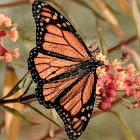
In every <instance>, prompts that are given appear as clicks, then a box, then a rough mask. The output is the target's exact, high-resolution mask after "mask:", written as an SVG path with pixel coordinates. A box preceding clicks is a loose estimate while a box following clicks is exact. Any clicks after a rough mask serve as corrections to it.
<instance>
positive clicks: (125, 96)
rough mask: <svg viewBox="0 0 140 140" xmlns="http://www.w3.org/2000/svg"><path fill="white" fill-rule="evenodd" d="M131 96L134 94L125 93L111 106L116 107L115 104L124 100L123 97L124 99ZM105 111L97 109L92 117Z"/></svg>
mask: <svg viewBox="0 0 140 140" xmlns="http://www.w3.org/2000/svg"><path fill="white" fill-rule="evenodd" d="M131 96H132V95H130V96H128V95H126V94H125V95H123V96H122V97H121V98H119V99H117V100H115V101H114V102H112V104H111V108H112V107H114V106H115V105H117V104H119V103H120V102H121V101H122V100H123V98H124V99H127V98H130V97H131ZM108 110H110V109H108ZM108 110H106V111H108ZM103 112H104V110H97V111H95V112H93V113H92V115H91V117H95V116H97V115H99V114H101V113H103Z"/></svg>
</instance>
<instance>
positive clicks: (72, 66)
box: [28, 1, 103, 140]
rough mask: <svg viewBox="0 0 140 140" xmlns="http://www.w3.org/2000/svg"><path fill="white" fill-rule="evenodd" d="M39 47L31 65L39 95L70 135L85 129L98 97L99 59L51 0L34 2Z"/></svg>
mask: <svg viewBox="0 0 140 140" xmlns="http://www.w3.org/2000/svg"><path fill="white" fill-rule="evenodd" d="M32 11H33V17H34V19H35V22H36V47H35V48H33V49H32V50H31V52H30V54H29V58H28V69H29V71H30V73H31V75H32V78H33V80H34V82H35V83H36V84H37V88H36V97H37V98H38V100H39V103H40V104H42V105H44V106H45V107H46V108H47V109H51V108H55V109H56V111H57V113H58V114H59V116H60V117H61V119H62V120H63V122H64V124H65V129H66V132H67V135H68V136H69V138H70V139H73V140H75V139H77V138H78V137H79V136H80V135H81V134H82V133H83V131H84V130H85V128H86V126H87V124H88V122H89V119H90V117H91V113H92V110H93V106H94V101H95V91H96V82H97V75H96V68H97V67H98V66H102V65H103V62H102V61H96V60H95V59H94V58H93V56H92V54H91V53H90V51H89V50H88V48H87V46H86V45H85V43H84V42H83V40H82V39H81V37H80V36H79V35H78V33H77V32H76V31H75V29H74V28H73V26H72V25H71V23H70V22H69V21H68V20H67V19H66V18H65V17H64V16H63V15H62V14H60V13H59V12H58V11H57V10H55V9H54V8H53V7H51V6H50V5H49V4H47V3H45V2H41V1H35V2H34V3H33V5H32Z"/></svg>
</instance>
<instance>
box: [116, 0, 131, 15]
mask: <svg viewBox="0 0 140 140" xmlns="http://www.w3.org/2000/svg"><path fill="white" fill-rule="evenodd" d="M118 2H119V4H120V7H121V9H122V10H123V11H124V12H126V13H128V14H129V15H130V16H132V8H131V5H130V3H129V1H128V0H118Z"/></svg>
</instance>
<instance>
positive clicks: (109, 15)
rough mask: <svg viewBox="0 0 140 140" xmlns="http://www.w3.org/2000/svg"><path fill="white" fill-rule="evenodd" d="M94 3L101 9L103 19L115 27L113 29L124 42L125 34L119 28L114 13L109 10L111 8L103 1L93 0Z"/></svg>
mask: <svg viewBox="0 0 140 140" xmlns="http://www.w3.org/2000/svg"><path fill="white" fill-rule="evenodd" d="M93 2H94V3H95V4H96V5H97V7H98V8H99V9H100V11H101V13H102V15H103V17H104V18H105V19H106V20H107V21H108V22H109V23H110V24H111V25H112V26H113V28H114V29H115V31H116V32H117V34H118V37H119V39H120V41H123V40H124V35H123V32H122V30H121V28H120V26H119V23H118V21H117V19H116V18H115V16H114V15H113V14H112V12H111V11H110V10H109V8H108V7H107V6H106V5H105V3H104V2H103V1H102V0H93Z"/></svg>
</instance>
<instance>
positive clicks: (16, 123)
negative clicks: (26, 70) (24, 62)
mask: <svg viewBox="0 0 140 140" xmlns="http://www.w3.org/2000/svg"><path fill="white" fill-rule="evenodd" d="M17 82H18V78H17V75H16V73H15V71H14V69H13V68H12V67H7V69H6V74H5V82H4V86H3V96H5V95H6V94H7V93H8V92H9V91H10V90H11V89H12V88H13V87H14V85H15V84H16V83H17ZM21 94H22V91H21V90H18V91H17V92H16V93H15V94H14V95H12V96H10V97H8V98H6V99H13V98H16V97H19V96H20V95H21ZM6 106H9V107H12V108H14V109H16V110H18V111H19V112H20V113H22V111H23V105H22V104H20V103H8V104H6ZM20 125H21V119H20V118H19V117H17V116H15V115H13V114H11V113H9V112H7V111H5V127H6V133H7V140H17V139H18V134H19V130H20Z"/></svg>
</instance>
